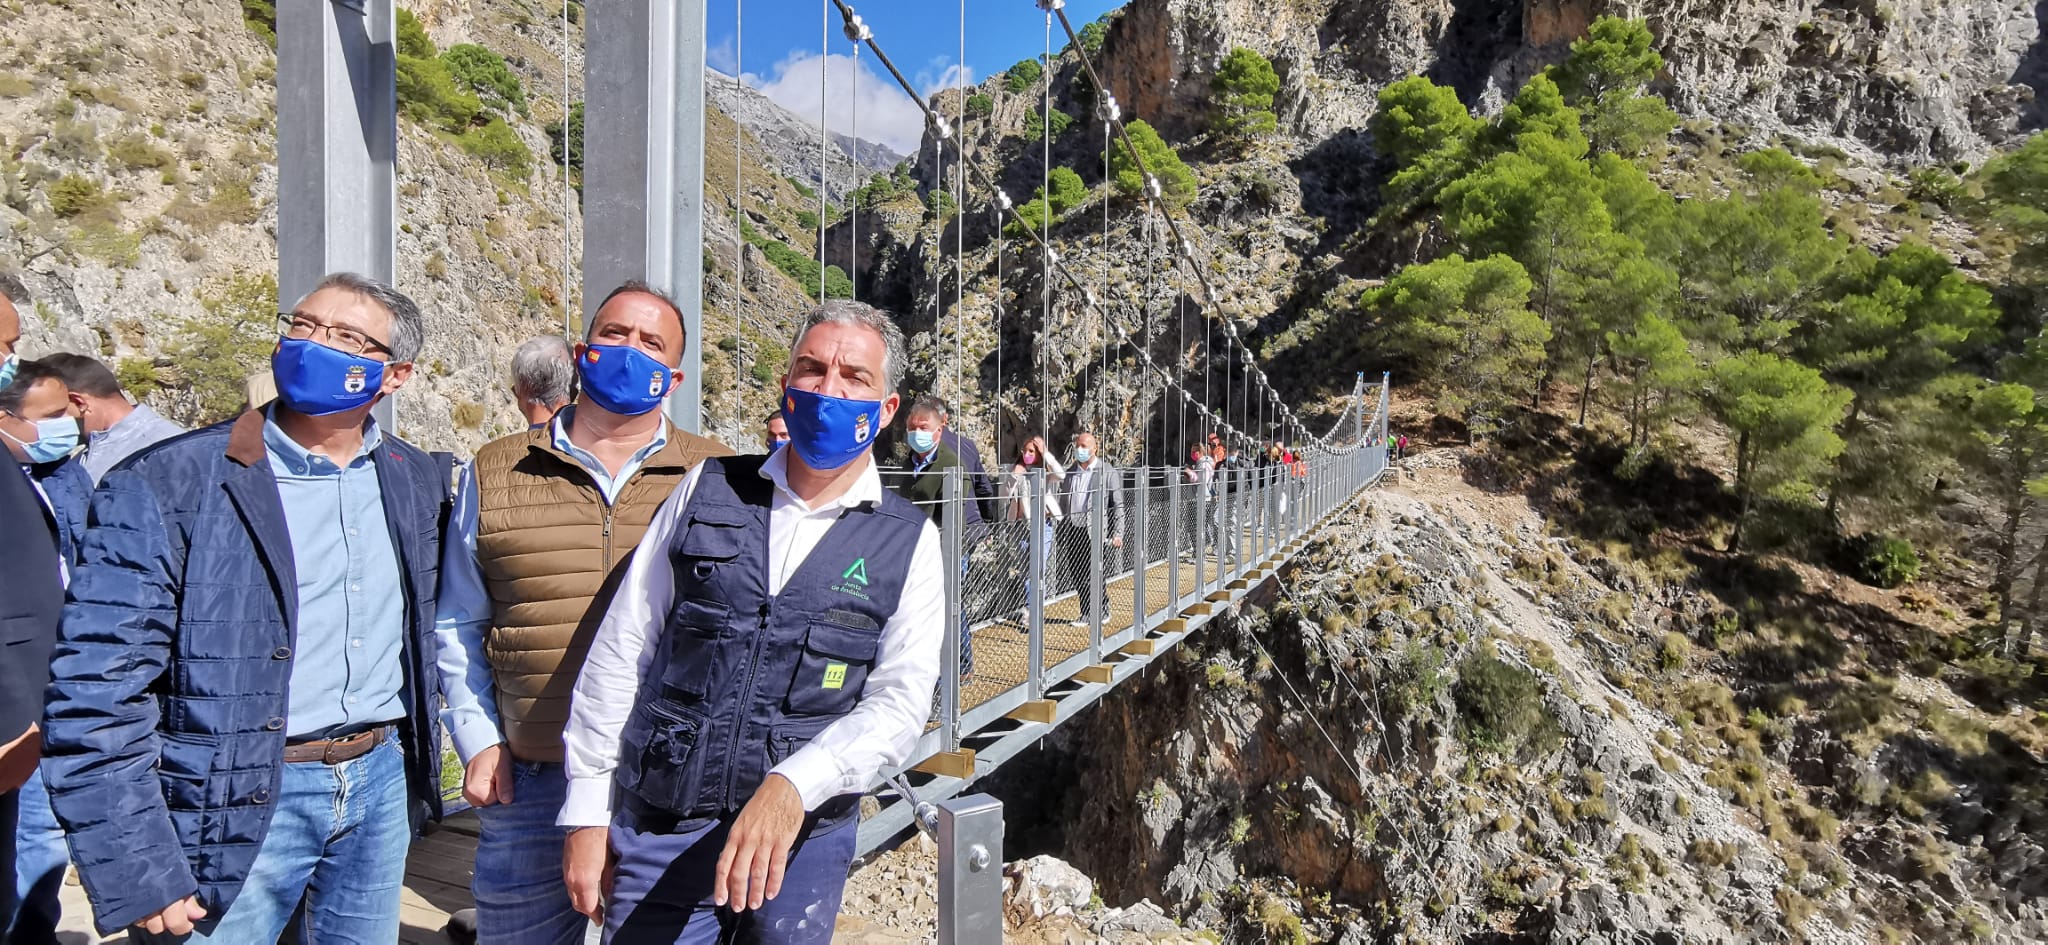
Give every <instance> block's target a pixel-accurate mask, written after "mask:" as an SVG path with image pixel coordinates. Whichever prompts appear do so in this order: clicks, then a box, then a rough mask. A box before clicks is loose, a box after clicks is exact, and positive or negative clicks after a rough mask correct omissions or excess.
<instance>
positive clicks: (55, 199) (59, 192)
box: [50, 174, 113, 217]
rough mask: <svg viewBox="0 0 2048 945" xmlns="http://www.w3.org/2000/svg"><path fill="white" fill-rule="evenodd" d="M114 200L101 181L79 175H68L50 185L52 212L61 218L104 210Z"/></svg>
mask: <svg viewBox="0 0 2048 945" xmlns="http://www.w3.org/2000/svg"><path fill="white" fill-rule="evenodd" d="M112 200H113V198H112V197H110V196H109V195H108V194H107V192H106V189H105V188H102V187H101V186H100V182H99V181H96V180H93V179H92V178H90V177H84V176H81V175H78V174H66V175H64V176H63V177H60V178H57V180H56V182H55V183H52V184H51V185H50V212H51V213H54V214H56V215H58V216H60V217H75V216H79V215H81V214H86V213H91V212H93V211H95V210H100V209H104V208H105V207H106V206H108V205H109V204H110V203H112Z"/></svg>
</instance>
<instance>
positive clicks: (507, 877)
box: [436, 282, 732, 945]
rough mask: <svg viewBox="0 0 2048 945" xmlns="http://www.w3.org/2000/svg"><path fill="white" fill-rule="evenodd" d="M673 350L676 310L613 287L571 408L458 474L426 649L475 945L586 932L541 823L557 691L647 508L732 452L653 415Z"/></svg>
mask: <svg viewBox="0 0 2048 945" xmlns="http://www.w3.org/2000/svg"><path fill="white" fill-rule="evenodd" d="M683 348H684V335H683V320H682V314H681V312H680V311H679V310H678V309H677V308H676V304H675V303H674V302H673V301H671V300H670V299H669V298H668V297H667V296H665V295H662V294H661V293H660V292H658V291H656V290H654V289H652V288H649V287H648V286H647V285H646V284H644V283H639V282H629V283H627V284H626V285H624V286H621V287H620V288H618V289H617V290H615V291H613V292H612V294H611V295H610V296H609V297H607V298H606V299H605V301H604V304H603V305H602V306H600V307H599V308H598V311H597V316H596V317H595V318H594V319H592V320H591V324H590V332H589V335H588V337H587V339H586V340H585V342H584V343H582V344H579V345H577V346H576V352H575V354H576V372H577V375H578V378H579V379H580V381H581V388H582V393H581V396H580V397H579V399H578V400H577V402H576V403H575V404H573V405H571V406H568V407H564V408H563V409H562V410H561V412H560V413H559V414H557V415H556V416H555V418H554V420H553V421H552V422H550V423H547V424H544V425H542V426H541V427H539V428H537V429H534V430H529V431H527V432H524V433H516V434H513V435H511V436H507V437H504V438H502V439H499V440H496V441H493V442H492V443H490V444H487V445H486V446H484V448H483V449H482V450H481V451H479V452H478V453H477V456H476V461H475V462H474V463H472V464H471V465H470V466H469V468H468V470H467V471H466V472H465V473H464V475H463V479H462V483H461V487H460V489H459V494H458V498H457V500H456V505H455V510H454V513H453V514H452V515H451V516H450V517H449V525H448V536H447V541H446V543H445V544H444V545H443V548H444V559H443V562H442V568H441V575H442V577H441V596H440V604H439V610H438V614H437V622H436V631H437V633H436V635H437V637H438V638H439V643H440V656H439V666H440V671H441V679H442V685H443V687H444V689H445V690H446V693H447V695H446V699H447V707H446V709H445V710H444V712H443V719H444V720H445V722H446V724H447V727H448V731H449V733H450V734H451V735H452V737H453V738H454V741H455V749H456V752H457V753H458V754H460V755H461V756H462V761H463V764H464V766H465V767H464V775H463V779H462V793H463V797H464V799H466V800H467V801H469V803H470V804H471V805H472V806H474V807H475V808H476V810H477V816H478V819H479V822H480V826H481V831H480V833H479V836H478V839H477V849H476V871H475V875H474V877H473V879H472V880H471V889H472V891H473V892H474V894H475V896H476V904H477V911H476V922H477V941H478V942H479V943H483V945H499V943H505V945H557V943H560V945H571V943H576V942H581V941H583V940H584V937H585V935H586V934H587V933H588V932H589V929H590V924H589V921H588V920H587V919H585V918H584V917H583V916H582V915H580V914H578V913H577V912H576V910H575V909H574V908H572V907H571V905H570V902H569V896H568V893H567V891H566V889H565V888H564V887H563V885H562V831H561V829H560V828H559V827H556V826H555V816H556V814H557V813H558V812H559V811H560V810H561V806H562V798H563V794H564V792H565V790H566V787H567V781H566V780H565V778H564V776H563V774H562V728H563V726H564V725H565V724H566V723H567V721H568V717H569V715H568V713H569V696H570V692H571V690H572V689H573V688H574V687H575V685H576V675H577V673H578V672H579V671H580V670H581V669H582V667H583V660H584V656H585V654H586V653H587V652H588V650H589V647H590V640H591V636H592V635H593V634H594V633H595V632H596V631H597V625H598V623H599V622H600V621H601V620H602V619H603V618H604V614H605V609H606V608H607V607H608V606H609V605H610V603H611V596H612V592H613V590H614V588H616V586H617V583H618V578H619V576H620V575H622V574H624V573H625V571H626V564H627V562H628V561H629V560H630V558H631V556H632V554H633V548H634V546H635V545H637V544H639V542H640V536H641V535H642V533H644V532H645V531H646V530H647V523H648V522H649V520H651V519H652V518H653V516H654V512H655V509H656V508H658V507H660V505H661V503H662V501H663V500H665V499H667V498H668V496H669V493H670V492H673V491H674V490H675V487H676V484H677V483H678V482H680V481H682V478H683V474H684V473H685V472H687V471H688V470H689V468H690V467H691V466H694V465H696V464H697V463H698V462H699V461H700V460H702V459H704V458H706V457H709V456H729V455H731V454H732V450H730V449H727V448H726V447H725V446H723V445H721V444H719V443H718V442H716V441H714V440H708V439H705V438H703V437H699V436H694V435H692V434H689V433H685V432H683V431H681V430H677V429H675V428H674V427H672V426H670V425H669V424H668V421H667V420H666V419H664V418H663V416H662V413H661V411H660V410H659V409H658V408H659V407H660V406H661V403H662V400H663V398H664V397H666V396H667V394H668V392H669V391H670V390H671V389H673V387H674V385H675V380H676V378H677V376H678V374H677V372H676V366H677V365H678V364H680V363H681V361H682V357H683Z"/></svg>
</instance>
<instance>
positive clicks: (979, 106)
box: [967, 92, 996, 118]
mask: <svg viewBox="0 0 2048 945" xmlns="http://www.w3.org/2000/svg"><path fill="white" fill-rule="evenodd" d="M995 110H996V101H995V99H992V98H989V97H988V95H987V94H986V93H983V92H976V93H974V94H973V95H969V96H967V117H969V118H987V117H988V116H990V115H992V114H994V113H995Z"/></svg>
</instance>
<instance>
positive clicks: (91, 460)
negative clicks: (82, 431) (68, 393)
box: [79, 404, 185, 485]
mask: <svg viewBox="0 0 2048 945" xmlns="http://www.w3.org/2000/svg"><path fill="white" fill-rule="evenodd" d="M183 432H185V428H184V427H181V426H179V425H177V424H175V423H172V422H171V421H169V420H165V419H164V418H163V416H162V415H160V414H158V413H157V412H156V411H154V410H151V409H149V406H148V405H147V404H136V405H135V409H134V410H132V411H130V412H129V414H128V415H127V416H125V417H122V418H121V422H120V423H116V424H114V425H113V426H111V427H108V428H106V429H104V430H101V431H100V432H98V433H95V434H93V435H92V436H89V437H87V438H86V447H85V455H84V456H83V457H80V458H79V463H80V464H81V465H83V466H84V467H85V471H86V472H88V473H91V474H92V484H93V485H99V484H100V480H102V479H105V478H107V473H109V472H112V471H113V469H114V467H115V466H118V465H120V463H121V461H122V460H124V459H127V458H128V457H130V456H133V455H135V454H136V453H140V452H142V450H143V449H144V448H146V447H149V446H154V445H156V444H157V443H159V442H161V441H163V440H168V439H170V438H171V437H174V436H177V435H178V434H180V433H183Z"/></svg>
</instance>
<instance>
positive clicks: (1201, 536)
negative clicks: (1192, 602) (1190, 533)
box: [1195, 474, 1213, 597]
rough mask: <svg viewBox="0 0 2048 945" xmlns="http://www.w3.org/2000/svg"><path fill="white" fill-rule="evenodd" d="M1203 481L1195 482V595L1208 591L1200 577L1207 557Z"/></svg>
mask: <svg viewBox="0 0 2048 945" xmlns="http://www.w3.org/2000/svg"><path fill="white" fill-rule="evenodd" d="M1212 475H1213V474H1212ZM1205 485H1206V484H1205V483H1203V482H1201V481H1199V480H1197V481H1196V482H1195V596H1197V597H1200V596H1203V595H1205V594H1207V593H1209V584H1208V582H1207V581H1205V580H1203V579H1202V573H1203V572H1204V571H1206V570H1208V568H1207V567H1206V565H1207V563H1208V557H1209V541H1208V539H1209V516H1210V514H1211V513H1210V511H1209V495H1208V489H1206V488H1205Z"/></svg>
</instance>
